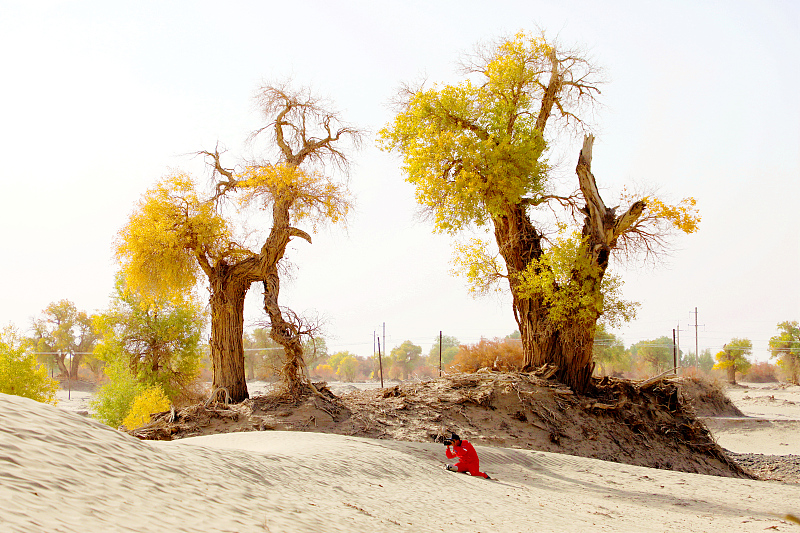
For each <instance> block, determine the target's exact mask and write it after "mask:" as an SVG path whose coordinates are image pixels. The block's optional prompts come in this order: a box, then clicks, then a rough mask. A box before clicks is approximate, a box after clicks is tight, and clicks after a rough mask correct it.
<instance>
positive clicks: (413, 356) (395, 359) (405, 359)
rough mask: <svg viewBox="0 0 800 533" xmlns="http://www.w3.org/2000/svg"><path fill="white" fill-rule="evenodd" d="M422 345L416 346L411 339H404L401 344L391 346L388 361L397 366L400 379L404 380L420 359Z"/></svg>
mask: <svg viewBox="0 0 800 533" xmlns="http://www.w3.org/2000/svg"><path fill="white" fill-rule="evenodd" d="M421 354H422V347H420V346H417V345H416V344H414V343H413V342H411V341H404V342H403V344H401V345H400V346H397V347H396V348H393V349H392V351H391V353H390V354H389V357H387V360H388V362H389V363H390V364H391V365H392V366H394V367H396V368H397V371H398V373H399V374H400V379H401V380H406V379H408V377H409V376H410V375H411V371H412V370H414V367H416V366H417V364H418V363H419V361H420V355H421Z"/></svg>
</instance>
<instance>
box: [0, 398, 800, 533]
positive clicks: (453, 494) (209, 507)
mask: <svg viewBox="0 0 800 533" xmlns="http://www.w3.org/2000/svg"><path fill="white" fill-rule="evenodd" d="M746 391H747V390H745V389H743V390H742V397H741V400H742V402H743V403H748V402H749V403H752V404H753V405H752V407H753V409H752V410H750V411H748V412H749V413H754V412H756V411H758V412H761V411H759V410H763V413H764V414H768V415H770V416H771V414H775V413H771V412H768V411H767V410H766V407H768V406H769V405H767V400H764V399H763V396H764V395H766V396H773V395H774V396H775V398H776V401H778V400H777V398H779V394H783V392H779V393H778V394H775V393H774V392H778V391H772V390H767V391H764V390H763V389H761V388H759V389H758V391H756V390H755V389H749V392H748V394H747V396H748V397H750V398H751V400H745V399H744V395H745V394H744V392H746ZM793 393H795V392H794V391H788V392H787V394H793ZM732 396H734V394H732ZM792 397H793V396H792ZM757 398H760V399H757ZM780 398H781V400H786V401H794V400H792V399H788V398H789V397H786V398H784V397H783V396H780ZM76 401H79V400H76ZM762 404H764V405H763V406H762ZM62 407H63V406H62ZM789 407H791V405H789ZM782 412H783V413H784V415H783V416H789V415H785V413H786V412H787V411H782ZM770 413H771V414H770ZM736 432H737V430H736V429H735V428H734V429H731V430H729V431H728V433H730V434H731V435H732V434H734V433H736ZM751 433H752V432H751ZM725 438H727V437H725ZM720 440H724V439H723V437H722V436H720ZM478 452H479V454H480V456H481V466H482V470H484V471H486V472H489V473H490V474H491V475H492V476H494V477H495V478H496V479H495V480H491V481H487V480H483V479H478V478H472V477H469V476H465V475H462V474H455V473H450V472H447V471H445V470H444V469H443V468H442V463H443V461H444V459H445V458H444V454H443V447H442V446H441V445H437V444H432V443H430V444H427V443H409V442H399V441H390V440H371V439H363V438H356V437H346V436H341V435H331V434H317V433H300V432H281V431H265V432H248V433H232V434H225V435H212V436H205V437H194V438H189V439H182V440H180V441H172V442H152V441H139V440H137V439H135V438H133V437H131V436H129V435H127V434H123V433H120V432H118V431H116V430H113V429H110V428H108V427H106V426H103V425H102V424H99V423H97V422H95V421H93V420H91V419H88V418H86V417H85V416H81V415H79V414H77V413H74V412H66V411H65V410H64V409H63V408H56V407H52V406H49V405H44V404H39V403H36V402H33V401H30V400H27V399H24V398H19V397H14V396H7V395H0V500H2V501H3V502H4V505H3V506H2V507H0V531H8V532H26V533H27V532H36V531H62V532H81V533H88V532H95V531H97V532H106V531H170V532H182V531H187V532H188V531H192V532H196V531H236V532H249V531H261V532H263V531H271V532H273V533H276V532H283V531H287V532H291V531H421V532H427V531H451V530H457V531H464V532H473V531H475V532H479V531H480V532H493V531H497V532H505V531H508V532H516V531H520V532H521V531H533V530H536V531H578V532H580V531H597V530H600V531H621V532H627V531H630V532H634V531H636V532H642V531H708V532H716V531H719V532H722V531H726V532H727V531H765V530H769V531H800V527H798V526H795V525H793V524H789V523H787V522H785V521H783V520H781V518H780V517H781V516H782V515H783V514H784V513H789V512H792V513H794V514H797V513H798V512H800V492H798V488H797V485H792V484H784V483H777V482H770V481H751V480H742V479H734V478H722V477H715V476H705V475H699V474H686V473H681V472H673V471H666V470H657V469H649V468H644V467H635V466H629V465H622V464H618V463H610V462H604V461H599V460H595V459H586V458H580V457H574V456H569V455H562V454H553V453H547V452H536V451H526V450H516V449H505V448H485V447H478Z"/></svg>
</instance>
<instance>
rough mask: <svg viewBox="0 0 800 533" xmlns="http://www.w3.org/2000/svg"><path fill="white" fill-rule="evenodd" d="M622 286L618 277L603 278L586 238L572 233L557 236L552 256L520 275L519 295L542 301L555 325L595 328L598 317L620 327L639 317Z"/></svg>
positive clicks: (550, 254)
mask: <svg viewBox="0 0 800 533" xmlns="http://www.w3.org/2000/svg"><path fill="white" fill-rule="evenodd" d="M601 277H602V279H601ZM598 280H599V281H598ZM598 283H599V285H600V290H598V287H597V285H598ZM622 284H623V282H622V280H621V279H620V278H618V277H616V276H611V275H609V274H606V275H603V272H602V270H601V269H600V267H599V266H598V265H597V264H596V263H595V262H594V261H592V259H591V257H590V255H589V254H588V253H587V250H586V237H581V236H580V235H578V234H577V233H572V235H570V236H569V237H564V236H563V235H562V236H559V237H557V238H556V239H555V241H554V242H553V244H552V245H551V246H550V248H549V251H548V253H546V254H543V255H542V257H541V258H540V259H538V260H537V259H535V258H534V259H532V260H531V261H530V262H529V263H528V265H527V267H526V269H525V270H524V271H522V272H521V273H519V274H518V280H517V293H518V295H519V296H521V297H523V298H533V297H540V298H542V300H543V302H544V304H545V307H546V308H547V313H548V320H549V321H550V322H551V323H553V324H554V325H555V326H561V327H563V326H565V325H566V324H568V323H570V322H571V323H578V324H592V325H593V324H594V323H595V321H596V319H597V317H598V316H601V317H602V318H603V320H604V322H606V323H608V324H610V325H619V324H620V323H622V322H628V321H630V320H632V319H633V318H635V316H636V308H637V307H638V305H639V304H638V303H637V302H629V301H624V300H622V298H621V294H622V290H621V289H622Z"/></svg>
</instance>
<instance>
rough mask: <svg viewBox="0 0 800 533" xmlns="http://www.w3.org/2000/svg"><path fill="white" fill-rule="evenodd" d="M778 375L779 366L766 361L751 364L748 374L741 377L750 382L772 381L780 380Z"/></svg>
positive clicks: (742, 379)
mask: <svg viewBox="0 0 800 533" xmlns="http://www.w3.org/2000/svg"><path fill="white" fill-rule="evenodd" d="M777 375H778V369H777V367H776V366H775V365H773V364H770V363H767V362H766V361H764V362H761V363H756V364H754V365H753V366H751V367H750V370H748V371H747V374H745V375H744V376H741V378H739V379H740V380H741V381H747V382H750V383H772V382H774V381H778V377H777Z"/></svg>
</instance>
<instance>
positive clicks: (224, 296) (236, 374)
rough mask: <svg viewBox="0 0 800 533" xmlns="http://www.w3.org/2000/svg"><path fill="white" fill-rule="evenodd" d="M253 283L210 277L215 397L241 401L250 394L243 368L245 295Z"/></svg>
mask: <svg viewBox="0 0 800 533" xmlns="http://www.w3.org/2000/svg"><path fill="white" fill-rule="evenodd" d="M249 287H250V283H249V282H248V281H246V280H245V279H242V278H230V277H228V276H225V275H224V274H223V275H220V276H217V277H215V279H212V280H211V343H210V344H211V363H212V368H213V381H212V385H211V386H212V391H214V392H215V399H218V400H223V399H225V393H224V392H222V389H225V390H226V391H227V392H228V395H230V401H232V402H233V403H239V402H242V401H244V400H246V399H247V398H249V397H250V395H249V394H248V392H247V381H246V380H245V372H244V346H243V342H242V337H243V335H244V298H245V294H246V293H247V289H248V288H249Z"/></svg>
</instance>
